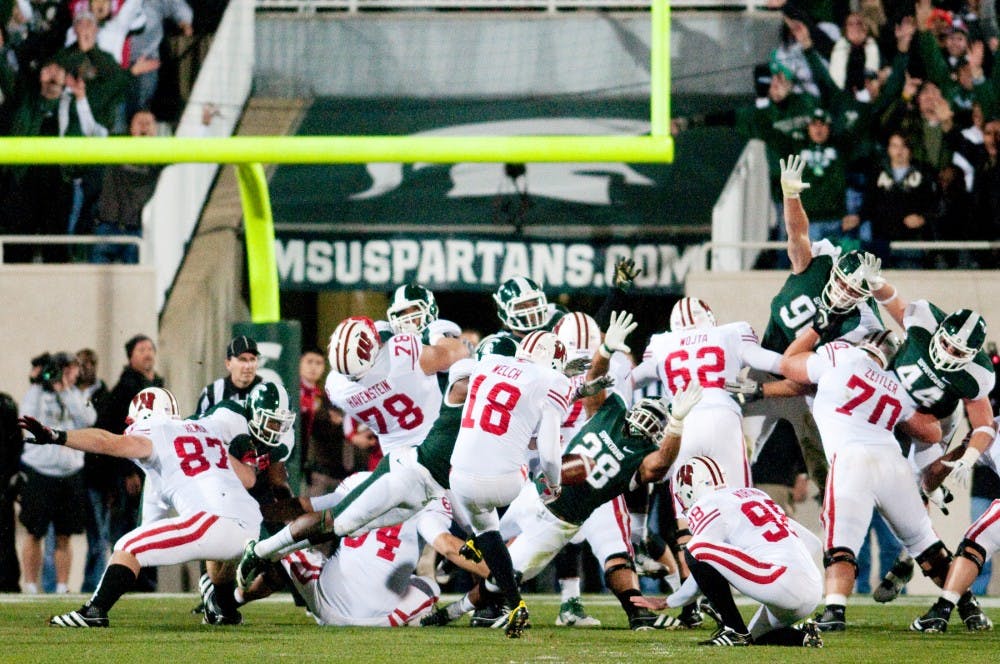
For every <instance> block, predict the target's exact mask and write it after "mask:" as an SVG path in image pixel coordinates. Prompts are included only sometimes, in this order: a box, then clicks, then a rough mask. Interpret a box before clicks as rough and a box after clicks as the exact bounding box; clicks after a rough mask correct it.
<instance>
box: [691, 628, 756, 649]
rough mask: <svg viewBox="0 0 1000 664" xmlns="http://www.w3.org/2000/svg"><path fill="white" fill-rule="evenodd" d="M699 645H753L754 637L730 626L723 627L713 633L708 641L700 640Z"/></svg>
mask: <svg viewBox="0 0 1000 664" xmlns="http://www.w3.org/2000/svg"><path fill="white" fill-rule="evenodd" d="M698 645H700V646H723V647H733V646H752V645H753V639H751V638H750V635H749V634H740V633H739V632H737V631H736V630H735V629H732V628H730V627H721V628H719V630H718V631H716V632H715V634H713V635H712V638H710V639H708V640H707V641H699V642H698Z"/></svg>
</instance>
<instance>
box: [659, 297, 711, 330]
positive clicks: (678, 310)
mask: <svg viewBox="0 0 1000 664" xmlns="http://www.w3.org/2000/svg"><path fill="white" fill-rule="evenodd" d="M709 327H715V314H713V313H712V310H711V309H710V308H709V306H708V305H707V304H705V302H704V300H699V299H698V298H696V297H682V298H681V299H679V300H677V303H676V304H675V305H674V308H673V310H671V312H670V331H671V332H681V331H683V330H704V329H706V328H709Z"/></svg>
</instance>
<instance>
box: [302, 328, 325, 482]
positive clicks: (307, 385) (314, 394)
mask: <svg viewBox="0 0 1000 664" xmlns="http://www.w3.org/2000/svg"><path fill="white" fill-rule="evenodd" d="M325 372H326V356H325V355H324V354H323V351H322V350H321V349H320V348H319V346H310V347H308V348H306V349H305V350H303V351H302V354H301V355H300V356H299V440H300V441H302V442H301V448H300V449H299V459H300V460H301V469H302V476H303V477H307V474H308V470H307V468H306V464H307V462H308V460H309V443H310V441H311V440H312V425H313V420H314V418H315V416H316V415H317V414H319V413H320V411H321V410H322V409H323V393H324V389H323V374H324V373H325ZM307 482H308V478H307Z"/></svg>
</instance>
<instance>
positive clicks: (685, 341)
mask: <svg viewBox="0 0 1000 664" xmlns="http://www.w3.org/2000/svg"><path fill="white" fill-rule="evenodd" d="M706 342H708V335H707V334H692V335H690V336H687V337H681V345H682V346H695V345H697V344H703V343H706Z"/></svg>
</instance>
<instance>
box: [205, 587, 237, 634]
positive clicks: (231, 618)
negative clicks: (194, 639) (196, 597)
mask: <svg viewBox="0 0 1000 664" xmlns="http://www.w3.org/2000/svg"><path fill="white" fill-rule="evenodd" d="M202 600H203V601H204V603H205V611H204V613H205V617H204V618H202V619H201V622H202V624H203V625H242V624H243V615H242V614H241V613H240V612H239V611H235V612H234V613H231V614H227V613H225V612H223V610H222V607H221V606H219V603H218V602H217V601H216V599H215V587H214V586H211V587H210V588H209V589H208V590H207V591H206V592H205V595H204V596H203V597H202Z"/></svg>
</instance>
